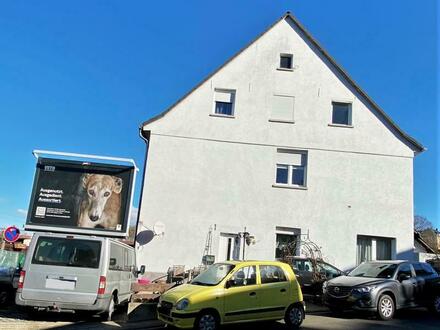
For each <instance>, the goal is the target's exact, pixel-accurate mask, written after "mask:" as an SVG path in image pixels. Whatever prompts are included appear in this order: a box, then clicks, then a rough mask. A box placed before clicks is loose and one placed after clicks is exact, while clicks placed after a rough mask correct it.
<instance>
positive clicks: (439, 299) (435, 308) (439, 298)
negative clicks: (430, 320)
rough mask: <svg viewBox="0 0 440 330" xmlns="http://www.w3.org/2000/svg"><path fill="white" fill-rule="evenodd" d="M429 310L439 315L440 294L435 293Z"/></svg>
mask: <svg viewBox="0 0 440 330" xmlns="http://www.w3.org/2000/svg"><path fill="white" fill-rule="evenodd" d="M431 310H432V311H433V312H434V313H435V314H437V315H438V316H440V295H437V296H435V297H434V300H433V302H432V306H431Z"/></svg>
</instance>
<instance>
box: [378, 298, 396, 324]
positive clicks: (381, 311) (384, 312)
mask: <svg viewBox="0 0 440 330" xmlns="http://www.w3.org/2000/svg"><path fill="white" fill-rule="evenodd" d="M394 312H395V306H394V300H393V298H391V297H390V296H389V295H387V294H384V295H382V296H380V298H379V301H378V303H377V316H378V317H379V318H380V319H381V320H384V321H388V320H391V319H392V318H393V316H394Z"/></svg>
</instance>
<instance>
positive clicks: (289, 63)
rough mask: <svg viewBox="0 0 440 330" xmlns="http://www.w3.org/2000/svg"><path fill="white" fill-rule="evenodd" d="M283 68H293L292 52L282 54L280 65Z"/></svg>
mask: <svg viewBox="0 0 440 330" xmlns="http://www.w3.org/2000/svg"><path fill="white" fill-rule="evenodd" d="M279 68H280V69H281V70H292V69H293V55H292V54H280V67H279Z"/></svg>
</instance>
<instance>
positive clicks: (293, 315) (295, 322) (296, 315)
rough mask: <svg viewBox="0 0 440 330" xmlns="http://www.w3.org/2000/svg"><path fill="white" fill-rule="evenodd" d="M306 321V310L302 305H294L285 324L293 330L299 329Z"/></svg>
mask: <svg viewBox="0 0 440 330" xmlns="http://www.w3.org/2000/svg"><path fill="white" fill-rule="evenodd" d="M303 320H304V308H303V307H302V306H300V305H292V306H290V307H289V308H288V309H287V311H286V315H285V316H284V322H285V323H286V324H287V325H288V326H289V327H290V328H293V329H297V328H299V326H300V325H301V323H302V322H303Z"/></svg>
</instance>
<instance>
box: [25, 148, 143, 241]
mask: <svg viewBox="0 0 440 330" xmlns="http://www.w3.org/2000/svg"><path fill="white" fill-rule="evenodd" d="M32 154H33V155H34V156H35V158H36V160H37V164H38V161H39V159H40V158H42V159H51V160H55V161H60V162H63V161H66V162H69V161H74V162H78V163H81V162H82V164H83V165H91V166H93V165H94V164H93V163H92V162H90V160H108V161H113V162H122V163H130V164H131V165H132V166H133V174H132V176H133V179H132V182H131V191H130V193H129V198H128V199H127V204H128V205H127V207H128V214H127V219H126V222H127V223H126V228H125V231H124V232H117V231H114V230H102V229H99V230H97V229H87V228H81V227H79V228H75V227H58V226H54V225H33V224H28V222H29V220H30V218H31V215H30V212H28V217H27V219H26V224H25V225H24V229H25V230H29V231H40V232H41V231H44V232H54V233H55V232H56V233H66V234H88V235H93V236H105V237H115V238H126V237H128V233H129V228H130V225H129V224H130V218H131V213H132V202H133V197H134V190H135V185H136V174H137V172H138V171H139V168H138V167H137V166H136V163H135V161H134V160H133V159H131V158H121V157H110V156H99V155H91V154H79V153H71V152H60V151H49V150H38V149H36V150H33V151H32ZM41 155H50V156H58V157H71V158H79V159H87V160H89V161H81V160H69V159H61V158H58V159H55V158H44V157H42V156H41ZM96 165H98V166H99V165H106V164H102V163H96ZM108 165H109V166H118V164H108ZM38 172H39V171H38V169H36V170H35V173H34V179H33V186H32V195H31V198H30V202H29V208H31V206H32V205H33V202H34V195H35V189H36V182H37V174H38ZM124 220H125V219H124Z"/></svg>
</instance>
